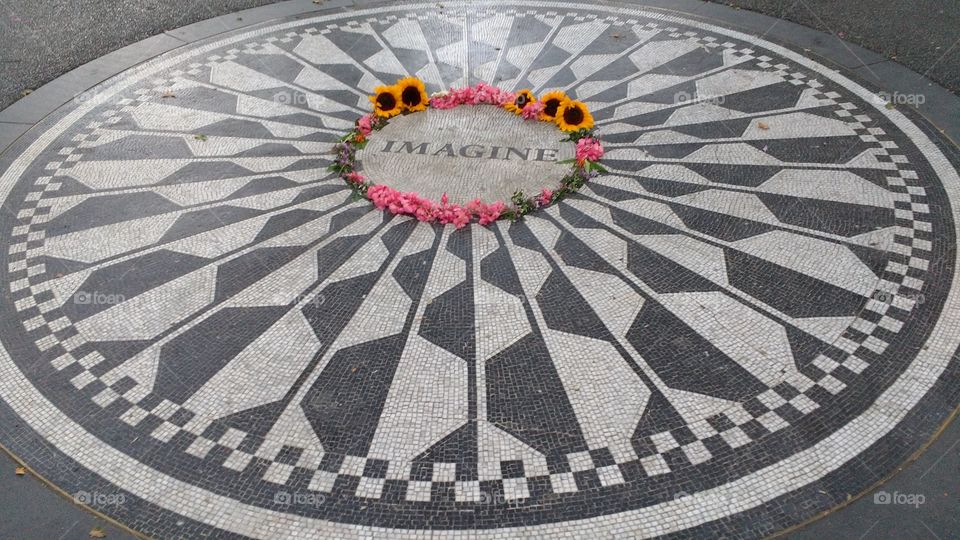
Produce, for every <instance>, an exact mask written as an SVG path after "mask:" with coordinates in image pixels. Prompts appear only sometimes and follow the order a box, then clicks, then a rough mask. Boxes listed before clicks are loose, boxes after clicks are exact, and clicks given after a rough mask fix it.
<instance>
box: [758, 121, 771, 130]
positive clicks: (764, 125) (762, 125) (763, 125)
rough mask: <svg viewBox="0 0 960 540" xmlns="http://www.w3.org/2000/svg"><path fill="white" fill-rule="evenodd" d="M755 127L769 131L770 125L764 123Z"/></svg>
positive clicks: (759, 123)
mask: <svg viewBox="0 0 960 540" xmlns="http://www.w3.org/2000/svg"><path fill="white" fill-rule="evenodd" d="M757 127H758V128H760V129H770V125H769V124H767V123H765V122H757Z"/></svg>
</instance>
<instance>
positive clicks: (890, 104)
mask: <svg viewBox="0 0 960 540" xmlns="http://www.w3.org/2000/svg"><path fill="white" fill-rule="evenodd" d="M884 107H886V108H888V109H895V108H896V106H895V105H894V104H893V103H891V102H888V103H887V104H886V105H884Z"/></svg>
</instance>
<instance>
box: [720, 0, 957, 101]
mask: <svg viewBox="0 0 960 540" xmlns="http://www.w3.org/2000/svg"><path fill="white" fill-rule="evenodd" d="M706 1H708V2H714V3H717V4H723V5H727V6H730V7H733V8H736V9H748V10H750V11H757V12H760V13H763V14H764V15H770V16H771V17H777V18H780V19H784V20H788V21H791V22H795V23H797V24H802V25H803V26H808V27H810V28H813V29H815V30H820V31H821V32H825V33H827V34H831V35H833V36H836V37H838V38H840V39H842V40H844V41H848V42H851V43H856V44H857V45H860V46H861V47H864V48H866V49H870V50H872V51H874V52H876V53H878V54H880V55H881V56H883V57H885V58H886V59H888V60H893V61H895V62H899V63H901V64H903V65H905V66H907V67H908V68H910V69H912V70H913V71H916V72H917V73H919V74H921V75H923V76H925V77H927V78H929V79H931V80H933V81H935V82H937V83H939V84H940V85H941V86H943V87H944V88H946V89H948V90H950V91H951V92H953V93H954V94H957V93H958V92H960V1H957V0H723V1H716V0H706ZM868 65H869V62H868Z"/></svg>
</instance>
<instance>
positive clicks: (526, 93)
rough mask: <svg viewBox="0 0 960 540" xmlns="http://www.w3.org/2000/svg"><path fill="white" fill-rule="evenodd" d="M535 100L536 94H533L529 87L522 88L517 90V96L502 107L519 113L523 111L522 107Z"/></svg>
mask: <svg viewBox="0 0 960 540" xmlns="http://www.w3.org/2000/svg"><path fill="white" fill-rule="evenodd" d="M536 100H537V96H535V95H533V92H531V91H530V90H529V89H527V88H524V89H523V90H519V91H518V92H517V97H516V98H515V99H514V100H513V101H512V102H510V103H507V104H506V105H504V106H503V108H504V109H506V110H508V111H510V112H512V113H514V114H520V113H522V112H523V108H524V107H526V106H527V105H528V104H530V103H533V102H534V101H536Z"/></svg>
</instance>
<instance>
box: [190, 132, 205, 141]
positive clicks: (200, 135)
mask: <svg viewBox="0 0 960 540" xmlns="http://www.w3.org/2000/svg"><path fill="white" fill-rule="evenodd" d="M193 138H194V139H196V140H198V141H205V140H207V136H206V135H204V134H203V133H201V134H199V135H194V136H193Z"/></svg>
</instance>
